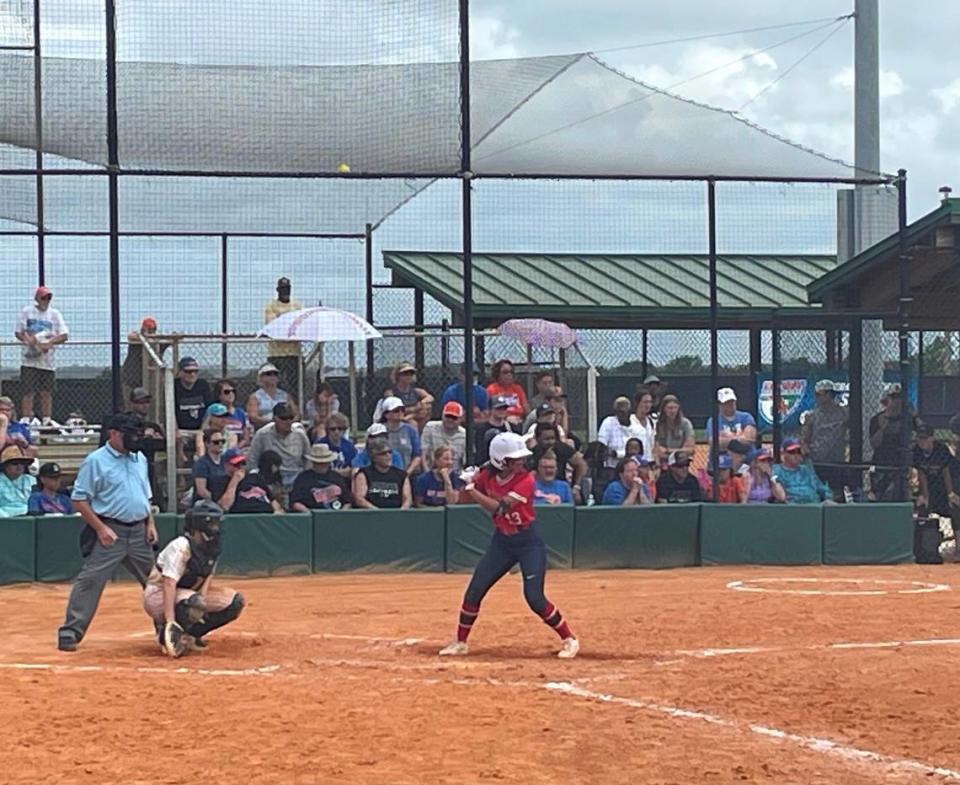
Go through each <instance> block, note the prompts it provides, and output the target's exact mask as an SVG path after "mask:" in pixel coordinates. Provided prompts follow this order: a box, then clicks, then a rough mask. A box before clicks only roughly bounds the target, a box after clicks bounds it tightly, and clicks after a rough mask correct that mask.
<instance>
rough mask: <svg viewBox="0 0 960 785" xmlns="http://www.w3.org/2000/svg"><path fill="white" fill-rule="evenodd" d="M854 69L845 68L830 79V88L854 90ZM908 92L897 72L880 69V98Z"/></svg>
mask: <svg viewBox="0 0 960 785" xmlns="http://www.w3.org/2000/svg"><path fill="white" fill-rule="evenodd" d="M853 83H854V78H853V67H852V66H851V67H848V68H844V69H843V70H841V71H838V72H837V73H835V74H834V75H833V76H831V77H830V86H831V87H834V88H836V89H838V90H853ZM905 90H906V86H905V85H904V83H903V79H902V78H901V77H900V74H898V73H897V72H896V71H884V70H883V69H882V68H881V69H880V98H881V99H883V98H894V97H895V96H898V95H902V94H903V93H904V91H905Z"/></svg>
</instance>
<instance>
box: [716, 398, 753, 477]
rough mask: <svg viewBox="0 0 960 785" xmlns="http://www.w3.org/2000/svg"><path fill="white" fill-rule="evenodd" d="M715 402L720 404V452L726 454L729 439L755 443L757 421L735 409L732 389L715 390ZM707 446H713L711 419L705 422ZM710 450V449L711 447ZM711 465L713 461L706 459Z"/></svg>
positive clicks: (750, 415) (735, 400) (748, 414)
mask: <svg viewBox="0 0 960 785" xmlns="http://www.w3.org/2000/svg"><path fill="white" fill-rule="evenodd" d="M717 402H718V403H719V404H720V429H719V441H720V452H721V453H723V452H726V451H727V446H728V445H729V443H730V440H731V439H738V440H739V441H741V442H746V443H747V444H753V443H755V442H756V441H757V421H756V420H754V419H753V415H752V414H750V412H744V411H740V410H739V409H737V394H736V393H735V392H734V391H733V388H732V387H721V388H720V389H719V390H717ZM707 444H710V445H712V444H713V417H711V418H710V419H709V420H707ZM711 449H712V447H711ZM708 463H709V465H711V466H712V465H713V459H712V458H709V459H708Z"/></svg>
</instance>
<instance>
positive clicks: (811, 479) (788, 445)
mask: <svg viewBox="0 0 960 785" xmlns="http://www.w3.org/2000/svg"><path fill="white" fill-rule="evenodd" d="M772 479H773V480H774V481H775V482H778V483H780V485H782V486H783V491H784V494H785V495H786V501H787V504H816V503H817V502H824V501H825V502H830V503H832V502H833V493H832V492H831V491H830V486H829V485H827V484H826V483H825V482H824V481H823V480H821V479H820V478H819V477H817V473H816V472H815V471H814V470H813V466H811V465H810V463H808V462H804V460H803V445H802V444H800V440H799V439H794V438H788V439H784V440H783V444H782V445H781V446H780V463H778V464H776V465H775V466H774V467H773V478H772Z"/></svg>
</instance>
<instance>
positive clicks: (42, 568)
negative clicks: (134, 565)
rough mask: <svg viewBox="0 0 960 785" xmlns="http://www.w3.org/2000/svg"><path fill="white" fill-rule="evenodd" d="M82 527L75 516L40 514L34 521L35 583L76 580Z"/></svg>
mask: <svg viewBox="0 0 960 785" xmlns="http://www.w3.org/2000/svg"><path fill="white" fill-rule="evenodd" d="M86 525H87V524H85V523H84V522H83V518H81V517H80V516H79V515H66V516H49V515H43V516H39V517H38V518H37V519H36V540H35V542H36V573H37V580H38V581H44V582H59V581H72V580H73V579H74V578H75V577H76V575H77V573H78V572H80V565H81V564H83V558H82V557H81V556H80V532H81V531H83V529H84V527H85V526H86ZM121 569H122V568H121Z"/></svg>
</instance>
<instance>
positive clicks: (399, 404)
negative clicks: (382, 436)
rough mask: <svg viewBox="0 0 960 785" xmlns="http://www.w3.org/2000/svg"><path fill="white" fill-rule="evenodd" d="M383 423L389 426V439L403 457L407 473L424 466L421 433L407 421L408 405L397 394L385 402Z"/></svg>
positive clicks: (413, 472)
mask: <svg viewBox="0 0 960 785" xmlns="http://www.w3.org/2000/svg"><path fill="white" fill-rule="evenodd" d="M382 421H383V424H384V425H386V426H387V441H388V442H389V443H390V446H391V447H392V448H393V449H394V450H396V451H397V452H398V453H400V456H401V457H402V458H403V468H404V470H405V471H406V472H407V474H411V475H412V474H416V473H417V472H419V471H420V469H421V468H422V466H423V458H422V457H421V447H420V434H419V433H417V429H416V428H415V427H414V426H413V425H411V424H410V423H408V422H406V407H405V406H404V405H403V401H401V400H400V399H399V398H397V397H396V396H390V397H388V398H386V399H385V400H384V402H383V420H382ZM371 457H372V456H371Z"/></svg>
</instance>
